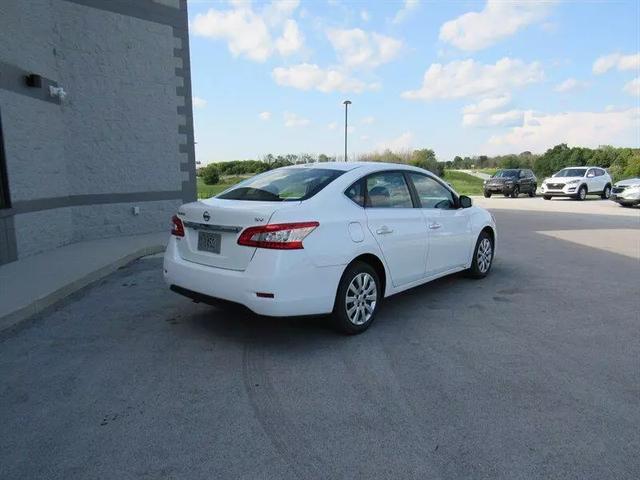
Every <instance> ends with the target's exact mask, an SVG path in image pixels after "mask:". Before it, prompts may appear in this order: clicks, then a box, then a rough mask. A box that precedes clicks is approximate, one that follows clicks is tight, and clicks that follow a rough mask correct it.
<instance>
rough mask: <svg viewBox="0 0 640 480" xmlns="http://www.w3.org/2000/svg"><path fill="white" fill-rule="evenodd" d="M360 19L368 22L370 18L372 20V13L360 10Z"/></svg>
mask: <svg viewBox="0 0 640 480" xmlns="http://www.w3.org/2000/svg"><path fill="white" fill-rule="evenodd" d="M360 19H361V20H362V21H363V22H368V21H369V20H371V15H370V14H369V12H367V11H366V10H362V11H360Z"/></svg>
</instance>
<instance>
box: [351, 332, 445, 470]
mask: <svg viewBox="0 0 640 480" xmlns="http://www.w3.org/2000/svg"><path fill="white" fill-rule="evenodd" d="M354 347H355V348H349V349H342V350H341V352H342V362H343V363H344V365H345V367H346V369H345V370H346V372H348V373H347V375H348V376H349V377H350V378H351V384H352V385H357V388H356V389H355V390H356V391H357V392H358V394H359V395H360V396H361V397H362V399H363V401H362V405H367V404H370V406H371V407H373V408H375V409H376V410H379V411H380V412H381V416H383V415H384V411H385V410H386V409H387V407H389V408H390V410H392V411H393V412H394V425H393V427H394V428H393V431H392V432H388V433H389V435H390V434H391V433H396V434H397V435H399V436H400V437H401V438H402V443H403V445H405V446H407V448H404V449H403V451H402V462H403V463H405V464H406V466H407V467H408V466H409V465H411V466H413V468H412V471H411V472H403V473H404V474H409V475H410V477H408V478H420V479H423V478H429V479H437V478H441V475H440V472H438V471H437V469H436V468H435V462H429V460H428V458H429V457H430V456H431V453H432V452H433V451H434V450H435V449H436V447H437V439H435V438H431V437H430V436H429V435H428V432H421V431H419V430H418V429H417V428H416V424H417V423H418V422H417V415H416V412H415V411H414V410H413V408H412V407H411V406H410V404H409V402H408V401H407V398H406V396H405V394H404V391H403V388H402V387H401V386H400V384H399V382H398V380H397V378H396V373H395V371H394V370H393V368H392V367H391V365H390V363H389V361H388V355H387V353H386V352H385V349H384V343H383V341H382V339H381V338H380V337H378V338H377V339H376V340H375V341H374V342H367V343H363V344H362V345H360V346H358V345H356V346H354ZM372 347H375V348H372ZM374 351H375V353H374ZM378 353H382V354H378ZM358 357H361V359H358ZM373 359H377V360H378V361H376V362H375V365H376V366H377V369H373V368H369V367H370V366H371V365H372V361H373ZM361 360H365V361H361ZM381 391H383V392H384V397H382V398H381V396H380V393H381Z"/></svg>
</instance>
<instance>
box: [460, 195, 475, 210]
mask: <svg viewBox="0 0 640 480" xmlns="http://www.w3.org/2000/svg"><path fill="white" fill-rule="evenodd" d="M459 200H460V208H469V207H470V206H471V205H473V202H472V201H471V199H470V198H469V197H467V196H466V195H460V199H459Z"/></svg>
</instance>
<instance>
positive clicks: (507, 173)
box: [493, 170, 518, 178]
mask: <svg viewBox="0 0 640 480" xmlns="http://www.w3.org/2000/svg"><path fill="white" fill-rule="evenodd" d="M517 176H518V170H499V171H497V172H496V174H495V175H494V176H493V177H494V178H507V177H509V178H515V177H517Z"/></svg>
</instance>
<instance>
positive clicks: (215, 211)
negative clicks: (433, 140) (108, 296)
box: [164, 162, 496, 333]
mask: <svg viewBox="0 0 640 480" xmlns="http://www.w3.org/2000/svg"><path fill="white" fill-rule="evenodd" d="M172 222H173V228H172V231H171V238H170V240H169V244H168V246H167V250H166V253H165V257H164V278H165V281H166V282H167V284H168V285H169V286H170V288H171V289H172V290H173V291H175V292H177V293H180V294H182V295H185V296H187V297H189V298H192V299H194V300H198V301H205V302H209V301H213V300H215V299H222V300H228V301H231V302H235V303H239V304H242V305H244V306H246V307H248V308H249V309H251V310H253V311H254V312H255V313H258V314H261V315H268V316H293V315H317V314H328V313H332V314H333V318H334V319H335V322H336V325H337V327H338V328H339V329H340V330H341V331H343V332H346V333H359V332H362V331H364V330H365V329H367V328H368V327H369V325H371V322H372V321H373V319H374V317H375V315H376V312H377V311H378V308H379V306H380V302H381V300H382V299H383V298H385V297H389V296H391V295H393V294H396V293H398V292H401V291H403V290H407V289H409V288H412V287H415V286H417V285H421V284H423V283H426V282H429V281H431V280H434V279H436V278H439V277H442V276H444V275H449V274H451V273H454V272H458V271H461V270H468V271H469V273H470V274H471V275H472V276H473V277H476V278H482V277H484V276H486V275H487V273H489V270H490V268H491V264H492V262H493V258H494V255H495V246H496V225H495V221H494V219H493V217H492V216H491V214H490V213H489V212H487V211H486V210H484V209H482V208H479V207H476V206H472V204H471V199H470V198H469V197H465V196H459V195H458V194H457V193H456V192H455V191H453V190H452V189H451V188H450V187H449V186H448V185H447V184H446V183H445V182H443V181H442V180H440V179H439V178H438V177H436V176H435V175H433V174H431V173H430V172H427V171H426V170H422V169H420V168H416V167H411V166H407V165H397V164H385V163H360V162H354V163H316V164H307V165H301V166H293V167H284V168H279V169H276V170H271V171H269V172H266V173H263V174H260V175H257V176H255V177H252V178H250V179H248V180H245V181H243V182H241V183H239V184H237V185H235V186H233V187H231V188H229V189H228V190H226V191H224V192H222V193H221V194H219V195H218V196H216V197H214V198H210V199H207V200H201V201H198V202H193V203H188V204H185V205H183V206H181V207H180V208H179V210H178V212H177V215H175V216H174V217H173V219H172Z"/></svg>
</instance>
